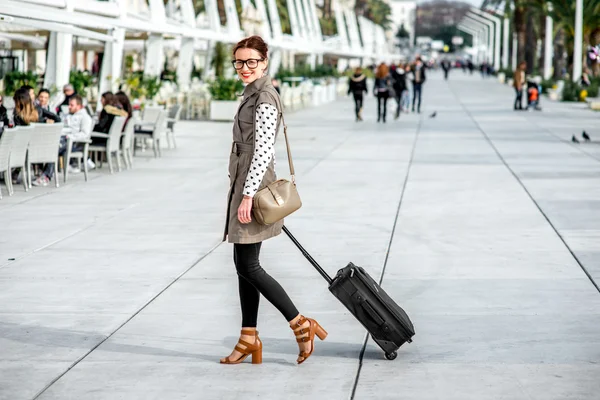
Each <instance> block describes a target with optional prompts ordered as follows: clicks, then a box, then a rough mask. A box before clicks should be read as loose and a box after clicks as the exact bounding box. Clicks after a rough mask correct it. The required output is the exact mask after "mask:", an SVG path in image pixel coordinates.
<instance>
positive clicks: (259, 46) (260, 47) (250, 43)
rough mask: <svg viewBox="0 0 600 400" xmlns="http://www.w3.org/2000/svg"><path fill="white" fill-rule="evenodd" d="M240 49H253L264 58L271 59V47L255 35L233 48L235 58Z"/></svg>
mask: <svg viewBox="0 0 600 400" xmlns="http://www.w3.org/2000/svg"><path fill="white" fill-rule="evenodd" d="M239 49H252V50H256V51H258V52H259V53H260V55H261V56H262V57H263V58H265V59H266V58H269V46H267V44H266V43H265V41H264V40H263V38H261V37H260V36H257V35H254V36H250V37H247V38H245V39H242V40H240V41H239V42H238V43H237V44H236V45H235V47H234V48H233V56H234V57H235V52H236V51H238V50H239Z"/></svg>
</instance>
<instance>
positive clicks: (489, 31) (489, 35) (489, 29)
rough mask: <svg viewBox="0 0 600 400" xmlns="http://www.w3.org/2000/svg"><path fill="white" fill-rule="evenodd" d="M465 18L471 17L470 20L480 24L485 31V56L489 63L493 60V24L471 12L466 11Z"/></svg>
mask: <svg viewBox="0 0 600 400" xmlns="http://www.w3.org/2000/svg"><path fill="white" fill-rule="evenodd" d="M466 17H467V18H471V19H472V20H474V21H476V22H477V23H479V24H481V25H482V26H483V27H484V31H485V32H486V33H485V35H486V42H487V52H486V58H487V60H486V61H487V62H488V63H491V62H493V59H494V29H493V27H494V24H493V23H492V22H491V21H489V20H487V19H485V18H482V17H480V16H479V15H476V14H474V13H472V12H470V13H467V15H466Z"/></svg>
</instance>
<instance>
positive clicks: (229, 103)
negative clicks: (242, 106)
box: [208, 77, 244, 121]
mask: <svg viewBox="0 0 600 400" xmlns="http://www.w3.org/2000/svg"><path fill="white" fill-rule="evenodd" d="M243 90H244V85H243V83H242V81H240V80H238V79H235V78H232V79H229V78H223V77H218V78H216V79H215V80H214V81H212V82H210V84H209V86H208V91H209V92H210V95H211V97H212V99H211V102H210V114H209V115H210V119H211V120H213V121H233V117H234V116H235V113H236V110H237V107H238V104H239V97H238V95H239V94H240V93H241V92H242V91H243Z"/></svg>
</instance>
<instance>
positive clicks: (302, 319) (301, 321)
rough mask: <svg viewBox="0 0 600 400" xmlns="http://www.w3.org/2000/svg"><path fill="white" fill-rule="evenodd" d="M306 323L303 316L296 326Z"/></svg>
mask: <svg viewBox="0 0 600 400" xmlns="http://www.w3.org/2000/svg"><path fill="white" fill-rule="evenodd" d="M306 321H308V320H307V319H306V318H305V317H304V316H301V317H300V319H299V320H298V321H297V322H296V326H300V325H303V324H304V323H305V322H306Z"/></svg>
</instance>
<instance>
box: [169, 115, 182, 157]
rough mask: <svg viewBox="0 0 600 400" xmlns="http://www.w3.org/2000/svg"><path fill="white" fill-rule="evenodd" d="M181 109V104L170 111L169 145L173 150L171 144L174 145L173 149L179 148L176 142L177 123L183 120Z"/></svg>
mask: <svg viewBox="0 0 600 400" xmlns="http://www.w3.org/2000/svg"><path fill="white" fill-rule="evenodd" d="M182 109H183V107H181V106H180V105H179V104H175V105H174V106H173V107H171V109H170V110H169V115H168V116H167V145H168V146H169V148H171V142H172V143H173V148H174V149H176V148H177V142H175V123H176V122H177V121H179V119H180V118H181V110H182Z"/></svg>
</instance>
